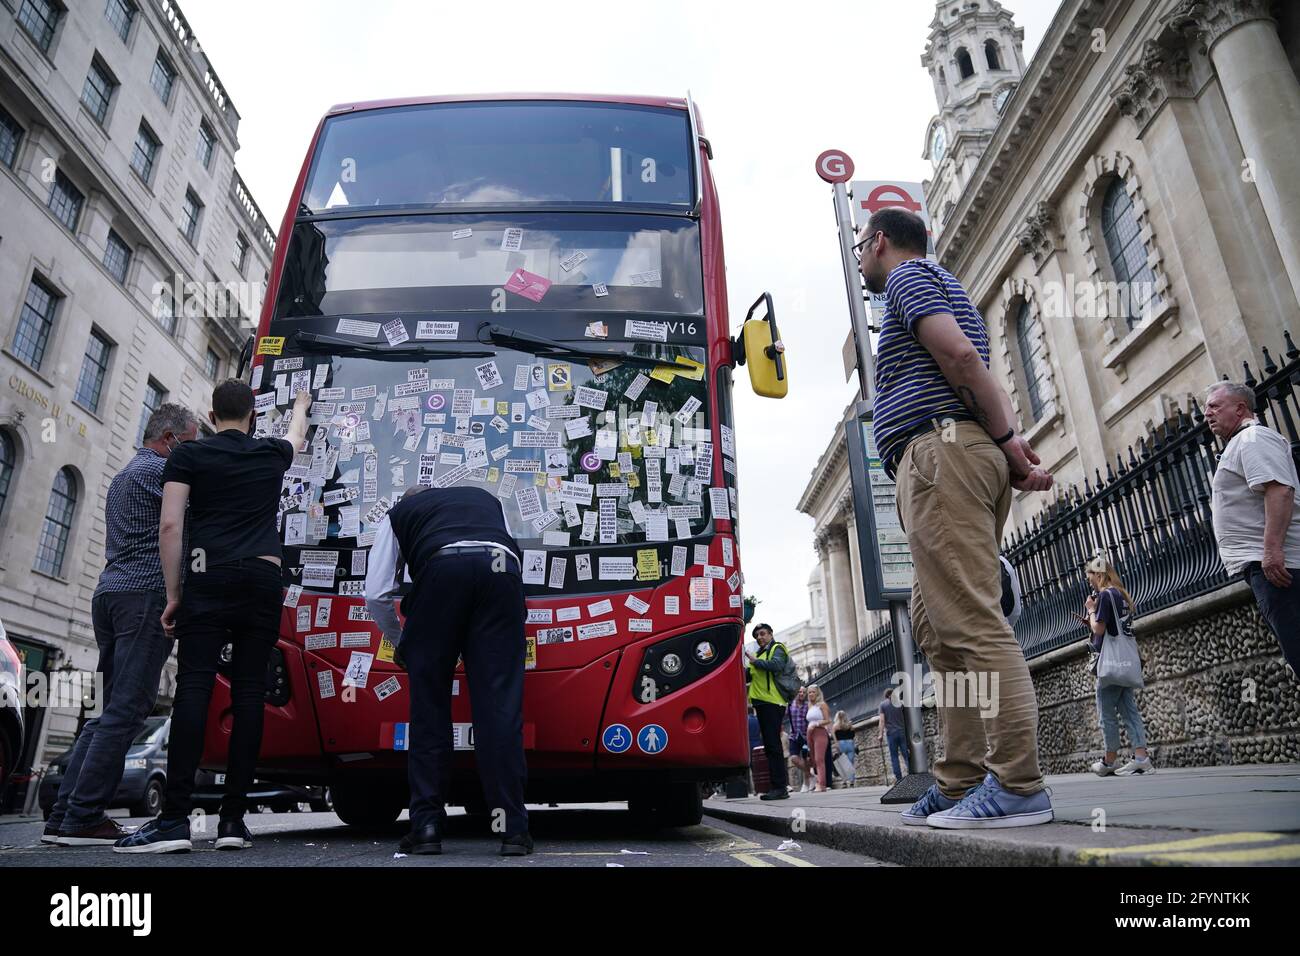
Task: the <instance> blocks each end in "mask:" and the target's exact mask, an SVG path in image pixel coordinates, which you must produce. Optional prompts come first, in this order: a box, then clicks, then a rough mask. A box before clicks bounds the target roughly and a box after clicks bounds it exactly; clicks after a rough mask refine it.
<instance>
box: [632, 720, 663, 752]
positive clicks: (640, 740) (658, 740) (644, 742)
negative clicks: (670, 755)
mask: <svg viewBox="0 0 1300 956" xmlns="http://www.w3.org/2000/svg"><path fill="white" fill-rule="evenodd" d="M636 745H637V746H638V747H640V748H641V752H642V753H646V754H657V753H663V752H664V751H665V750H667V749H668V731H666V730H664V729H663V728H662V727H660V726H659V725H658V724H646V725H645V726H644V727H642V728H641V730H640V732H638V733H637V735H636Z"/></svg>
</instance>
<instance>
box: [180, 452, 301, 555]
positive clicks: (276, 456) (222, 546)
mask: <svg viewBox="0 0 1300 956" xmlns="http://www.w3.org/2000/svg"><path fill="white" fill-rule="evenodd" d="M292 464H293V446H292V445H290V444H289V443H288V442H287V441H285V440H284V439H283V438H253V437H252V436H251V435H248V434H247V433H246V432H242V431H239V430H237V429H234V428H228V429H226V430H225V431H223V432H219V433H218V434H216V435H213V436H211V437H210V438H204V439H201V440H199V441H191V442H185V443H183V444H180V445H177V446H176V448H175V450H174V451H172V453H171V454H170V455H168V456H167V465H166V467H164V468H163V474H162V481H163V484H164V485H166V484H167V482H169V481H179V482H183V483H185V484H187V485H189V486H190V510H189V548H190V551H191V552H192V551H193V550H194V549H195V548H202V549H203V552H204V560H205V561H206V563H207V564H208V566H209V567H211V566H212V565H215V564H224V563H226V562H228V561H235V560H238V559H239V558H255V557H257V556H259V555H263V554H269V555H275V556H276V557H278V556H279V555H280V534H279V532H278V531H277V530H276V527H275V523H276V515H277V512H278V510H279V504H280V485H281V482H282V481H283V479H284V473H285V471H286V469H288V467H289V466H290V465H292ZM186 561H187V563H188V561H189V558H188V557H187V558H186Z"/></svg>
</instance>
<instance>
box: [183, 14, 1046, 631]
mask: <svg viewBox="0 0 1300 956" xmlns="http://www.w3.org/2000/svg"><path fill="white" fill-rule="evenodd" d="M1057 5H1058V4H1057V2H1056V0H1019V2H1014V0H1007V2H1006V3H1005V6H1007V7H1008V8H1009V9H1011V10H1013V11H1014V12H1015V14H1016V22H1017V23H1018V24H1019V25H1020V26H1023V27H1024V28H1025V41H1024V52H1025V59H1026V60H1029V59H1030V58H1031V57H1032V55H1033V52H1034V50H1035V49H1036V48H1037V46H1038V43H1039V41H1040V40H1041V39H1042V36H1043V33H1044V32H1045V30H1046V28H1047V26H1048V24H1049V23H1050V21H1051V18H1052V14H1053V13H1054V12H1055V10H1056V7H1057ZM181 7H182V10H183V11H184V12H185V15H186V17H187V18H188V19H189V21H190V25H191V26H192V27H193V29H194V32H195V35H196V37H197V38H198V40H199V42H200V43H201V44H202V45H203V47H204V49H205V50H206V51H207V53H208V55H209V56H210V57H211V59H212V62H213V64H214V65H215V67H216V70H217V73H218V75H219V76H220V78H221V81H222V83H223V84H224V85H225V87H226V90H227V92H228V93H229V94H230V96H231V98H232V100H233V101H234V104H235V107H236V108H237V109H238V110H239V112H240V115H241V117H242V119H241V122H240V127H239V137H240V142H241V146H242V148H241V150H240V152H239V154H238V156H237V158H236V164H237V166H238V168H239V172H240V174H241V175H242V176H243V177H244V180H245V182H247V183H248V185H249V187H250V188H251V189H252V192H253V195H254V197H255V198H256V200H257V202H258V204H259V205H260V206H261V207H262V209H263V211H264V212H265V213H266V214H267V215H268V216H269V217H270V219H271V221H272V223H273V225H274V226H276V227H278V226H279V223H280V219H281V217H282V216H283V214H284V209H285V205H286V203H287V202H288V197H289V190H290V189H291V188H292V186H293V182H294V179H295V177H296V176H297V173H298V169H299V166H300V165H301V163H302V160H303V155H304V152H305V150H306V148H307V145H308V142H309V139H310V137H311V134H312V131H313V130H314V128H315V126H316V124H317V122H319V120H320V117H321V115H322V114H323V113H324V112H325V110H326V109H328V108H329V107H330V106H331V105H332V104H335V103H342V102H348V101H354V100H368V99H381V98H386V97H397V96H414V95H419V94H445V93H491V92H501V91H564V92H582V93H640V94H650V95H666V96H675V97H676V96H682V95H683V94H684V93H685V92H686V91H687V90H688V89H689V90H690V92H691V94H692V96H693V97H694V98H695V101H696V103H697V104H698V106H699V108H700V111H701V115H702V117H703V121H704V132H705V134H706V135H707V136H708V137H709V139H710V140H711V141H712V143H713V148H714V161H713V164H712V169H713V176H714V179H715V181H716V183H717V186H718V192H719V195H720V199H721V207H722V221H723V238H724V243H725V251H726V258H727V286H728V290H729V294H730V305H731V318H732V323H733V330H734V327H736V326H738V325H739V322H740V321H741V319H743V318H744V313H745V310H746V309H747V308H748V307H749V305H750V303H751V302H753V300H754V299H755V298H756V297H757V296H758V295H759V294H760V293H762V292H763V291H768V292H771V293H772V297H773V299H774V301H775V304H776V312H777V317H778V319H779V321H780V326H781V334H782V337H783V339H784V340H785V342H786V346H787V350H788V351H787V355H788V357H789V361H790V394H789V396H787V397H786V398H785V399H783V400H781V401H772V400H769V399H762V398H758V397H756V396H755V395H754V394H753V393H752V392H751V391H750V389H749V383H748V377H747V375H746V373H745V371H744V370H743V369H738V370H737V371H738V373H739V375H738V377H737V379H736V384H737V387H736V418H737V422H736V433H737V437H736V443H737V452H738V465H739V477H740V502H741V515H742V521H741V524H742V529H741V535H740V551H741V558H742V565H743V568H744V571H745V578H746V581H745V591H746V593H749V594H754V595H756V596H758V597H759V598H760V599H761V600H762V601H763V603H762V605H761V607H760V608H759V611H758V615H759V618H760V619H762V620H764V621H767V622H769V623H771V624H772V625H773V626H774V627H775V628H777V629H778V630H779V629H781V628H783V627H786V626H788V625H790V624H794V623H797V622H798V621H800V620H803V619H804V618H806V617H807V616H808V612H809V609H808V595H807V586H806V585H807V580H808V576H809V574H810V573H811V572H812V569H813V567H814V566H815V564H816V563H817V556H816V553H815V552H814V551H813V546H812V527H813V523H812V519H811V518H810V517H808V516H807V515H803V514H800V513H799V512H798V511H797V510H796V505H797V504H798V501H799V497H800V495H801V493H802V492H803V489H804V487H805V486H806V485H807V483H808V479H809V476H810V474H811V472H812V469H813V466H814V465H815V464H816V462H817V459H818V457H819V456H820V455H821V454H822V452H823V451H825V450H826V447H827V445H828V444H829V442H830V441H831V439H832V436H833V434H834V430H835V426H836V423H837V422H838V420H839V418H840V415H841V414H842V413H843V411H844V408H845V406H846V405H847V404H848V402H849V401H850V400H851V399H852V398H853V396H854V393H855V391H856V387H855V385H853V384H846V383H845V381H844V374H843V366H842V363H841V359H840V346H841V345H842V344H843V342H844V338H845V336H846V335H847V334H848V329H849V319H848V305H847V301H846V298H845V291H844V279H843V273H842V271H841V269H840V264H839V251H838V247H837V243H836V234H835V220H834V214H833V211H832V208H831V198H830V188H829V187H828V186H827V185H826V184H824V183H823V182H822V181H821V180H820V179H818V178H817V176H816V173H815V172H814V169H813V161H814V159H815V158H816V156H817V154H818V153H819V152H821V151H822V150H823V149H828V148H831V147H835V148H838V149H843V150H846V151H847V152H848V153H849V154H850V155H851V156H852V157H853V159H854V161H855V162H856V164H857V175H856V178H860V179H903V180H913V181H920V180H923V179H925V178H928V176H929V174H930V166H929V163H928V162H927V161H926V160H924V159H922V158H921V151H922V148H923V145H924V144H923V137H924V135H925V129H926V124H927V123H928V121H929V120H930V118H931V116H932V115H933V114H934V113H935V112H936V109H937V107H936V104H935V102H934V93H933V88H932V86H931V84H930V78H929V75H928V74H927V73H926V71H925V69H924V68H923V67H922V66H921V53H922V51H923V50H924V48H925V41H926V36H927V33H928V27H929V23H930V20H931V19H932V18H933V15H934V3H932V2H931V0H905V2H901V0H888V2H884V0H865V2H862V0H859V2H856V3H834V4H829V3H827V4H816V3H813V4H809V5H807V6H805V5H803V4H791V3H788V2H783V3H769V2H747V3H743V4H742V3H733V2H718V0H711V2H708V3H703V2H701V0H694V2H678V0H654V2H644V0H613V2H611V0H604V2H600V3H590V2H585V0H572V2H569V3H565V4H562V5H561V4H555V5H552V4H538V3H536V2H505V0H492V2H490V3H480V4H468V5H466V6H465V7H463V8H461V7H459V5H452V4H449V3H425V2H419V3H417V2H398V0H365V2H358V0H311V2H307V0H276V2H267V0H181ZM819 10H826V11H829V12H828V14H827V15H824V16H822V15H819V14H818V11H819Z"/></svg>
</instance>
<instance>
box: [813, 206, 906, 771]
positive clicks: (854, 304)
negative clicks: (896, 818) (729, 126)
mask: <svg viewBox="0 0 1300 956" xmlns="http://www.w3.org/2000/svg"><path fill="white" fill-rule="evenodd" d="M831 189H832V191H833V195H834V202H835V221H836V223H837V224H838V226H839V233H840V263H841V265H842V266H843V269H844V288H845V290H846V291H847V292H848V296H849V316H850V318H851V320H852V323H853V342H854V348H855V350H856V352H857V357H858V390H859V392H860V393H861V395H862V397H863V399H865V400H866V401H867V402H868V403H870V404H872V405H874V404H875V400H876V361H875V356H874V355H873V354H872V352H871V323H870V320H869V319H868V316H867V306H866V302H865V301H864V300H863V297H862V275H861V272H860V271H859V269H858V260H857V257H856V256H854V255H853V244H854V240H855V235H854V230H853V215H852V213H851V212H850V211H849V193H848V188H847V187H846V186H845V184H844V183H842V182H837V183H832V184H831ZM864 505H865V506H866V507H873V504H872V502H870V501H868V502H864ZM864 573H865V570H864ZM889 623H890V625H891V627H892V628H893V631H894V664H895V667H896V673H898V674H902V675H906V677H905V680H904V684H903V686H904V687H911V688H912V692H911V693H909V694H906V695H904V701H903V703H904V709H903V719H904V721H905V724H906V727H907V744H908V752H909V753H908V755H909V757H910V763H911V772H912V773H927V767H928V766H929V760H928V758H927V756H926V752H925V729H924V724H923V722H922V720H921V688H920V687H919V686H913V685H914V684H915V685H919V683H920V682H919V681H912V679H911V678H912V672H913V668H914V666H915V662H916V645H915V643H914V642H913V640H912V617H911V614H910V612H909V611H908V607H907V604H906V603H904V602H902V601H890V602H889Z"/></svg>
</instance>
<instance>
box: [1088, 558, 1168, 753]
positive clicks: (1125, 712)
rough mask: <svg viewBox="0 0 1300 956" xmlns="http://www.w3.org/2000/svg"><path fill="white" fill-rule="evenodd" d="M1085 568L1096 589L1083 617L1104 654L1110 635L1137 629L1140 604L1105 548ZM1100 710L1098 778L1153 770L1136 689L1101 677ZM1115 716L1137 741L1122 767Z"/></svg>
mask: <svg viewBox="0 0 1300 956" xmlns="http://www.w3.org/2000/svg"><path fill="white" fill-rule="evenodd" d="M1084 570H1085V572H1086V573H1087V575H1088V584H1089V586H1091V588H1092V593H1091V594H1089V595H1088V598H1087V600H1085V601H1084V609H1085V611H1086V612H1087V614H1086V617H1085V619H1084V620H1085V623H1086V624H1087V626H1088V628H1089V629H1090V630H1091V631H1092V640H1091V641H1090V644H1091V647H1092V650H1093V653H1095V654H1100V653H1101V647H1102V644H1103V643H1104V642H1105V641H1106V639H1107V638H1108V637H1111V638H1115V637H1119V636H1120V635H1121V634H1130V635H1131V634H1132V633H1133V630H1132V618H1133V614H1134V613H1135V610H1136V609H1135V607H1134V604H1133V598H1132V597H1130V596H1129V593H1128V590H1127V589H1126V588H1125V587H1124V582H1123V581H1121V580H1120V576H1119V573H1118V572H1117V571H1116V570H1115V567H1114V565H1112V564H1111V561H1110V556H1109V555H1108V554H1107V553H1106V550H1105V549H1104V548H1101V549H1098V550H1097V552H1096V553H1095V554H1093V556H1092V558H1091V560H1089V561H1088V563H1087V565H1086V566H1085V568H1084ZM1097 714H1098V716H1099V717H1100V719H1101V732H1102V736H1103V737H1104V738H1105V740H1106V756H1105V757H1103V758H1102V759H1101V760H1098V761H1097V762H1096V763H1094V764H1093V765H1092V772H1093V773H1095V774H1096V775H1097V776H1099V777H1109V776H1111V775H1112V774H1119V775H1121V776H1129V775H1130V774H1138V773H1154V772H1155V769H1156V768H1155V764H1153V763H1152V762H1151V758H1150V756H1148V754H1147V746H1146V744H1147V732H1146V724H1144V723H1143V722H1142V712H1141V711H1140V710H1138V704H1137V689H1136V688H1134V687H1128V686H1121V685H1119V684H1115V683H1112V682H1108V681H1107V680H1105V679H1104V678H1103V677H1100V676H1099V677H1098V678H1097ZM1117 715H1118V717H1119V718H1122V719H1123V721H1124V726H1125V727H1126V728H1127V729H1128V738H1129V742H1130V743H1132V744H1133V759H1132V760H1130V761H1128V762H1127V763H1126V764H1124V766H1123V767H1121V766H1119V720H1118V719H1117Z"/></svg>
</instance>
